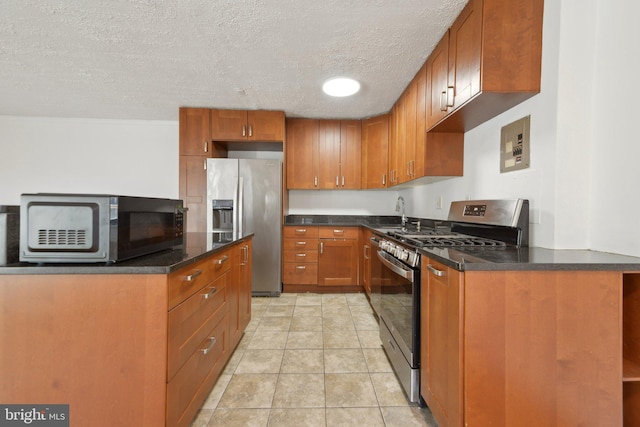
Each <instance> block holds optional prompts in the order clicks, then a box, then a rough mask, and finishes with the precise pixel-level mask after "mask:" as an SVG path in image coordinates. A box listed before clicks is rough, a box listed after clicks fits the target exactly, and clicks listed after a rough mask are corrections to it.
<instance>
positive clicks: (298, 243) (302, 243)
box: [296, 242, 307, 246]
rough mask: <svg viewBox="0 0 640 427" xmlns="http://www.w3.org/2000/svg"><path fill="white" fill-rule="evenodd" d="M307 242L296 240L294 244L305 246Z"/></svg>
mask: <svg viewBox="0 0 640 427" xmlns="http://www.w3.org/2000/svg"><path fill="white" fill-rule="evenodd" d="M306 244H307V242H296V246H305V245H306Z"/></svg>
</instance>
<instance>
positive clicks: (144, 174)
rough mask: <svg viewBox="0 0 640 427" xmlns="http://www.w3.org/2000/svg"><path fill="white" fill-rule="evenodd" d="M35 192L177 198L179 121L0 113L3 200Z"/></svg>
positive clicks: (15, 199) (0, 188)
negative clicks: (14, 115)
mask: <svg viewBox="0 0 640 427" xmlns="http://www.w3.org/2000/svg"><path fill="white" fill-rule="evenodd" d="M30 192H70V193H103V194H122V195H132V196H150V197H168V198H177V197H178V122H173V121H141V120H96V119H60V118H34V117H13V116H0V204H5V205H11V204H19V203H20V194H22V193H30Z"/></svg>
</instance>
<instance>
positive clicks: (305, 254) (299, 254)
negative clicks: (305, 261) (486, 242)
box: [296, 254, 307, 256]
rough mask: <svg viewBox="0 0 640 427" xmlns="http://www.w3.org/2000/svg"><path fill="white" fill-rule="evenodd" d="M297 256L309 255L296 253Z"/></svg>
mask: <svg viewBox="0 0 640 427" xmlns="http://www.w3.org/2000/svg"><path fill="white" fill-rule="evenodd" d="M296 256H307V254H296Z"/></svg>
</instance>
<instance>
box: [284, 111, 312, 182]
mask: <svg viewBox="0 0 640 427" xmlns="http://www.w3.org/2000/svg"><path fill="white" fill-rule="evenodd" d="M319 129H320V123H319V120H315V119H287V147H286V157H287V158H286V163H287V188H288V189H296V190H312V189H315V188H318V138H319Z"/></svg>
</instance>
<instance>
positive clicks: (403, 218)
mask: <svg viewBox="0 0 640 427" xmlns="http://www.w3.org/2000/svg"><path fill="white" fill-rule="evenodd" d="M400 202H402V218H401V219H400V221H401V222H402V231H407V217H406V216H405V214H404V197H402V196H398V200H396V212H400V209H401V208H400Z"/></svg>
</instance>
